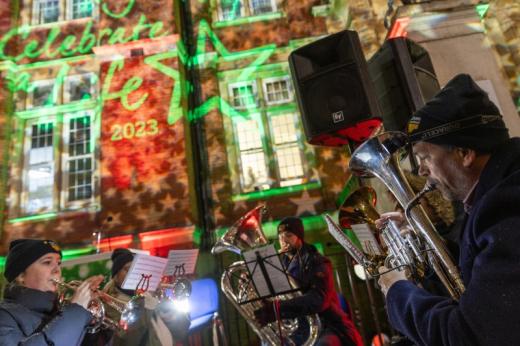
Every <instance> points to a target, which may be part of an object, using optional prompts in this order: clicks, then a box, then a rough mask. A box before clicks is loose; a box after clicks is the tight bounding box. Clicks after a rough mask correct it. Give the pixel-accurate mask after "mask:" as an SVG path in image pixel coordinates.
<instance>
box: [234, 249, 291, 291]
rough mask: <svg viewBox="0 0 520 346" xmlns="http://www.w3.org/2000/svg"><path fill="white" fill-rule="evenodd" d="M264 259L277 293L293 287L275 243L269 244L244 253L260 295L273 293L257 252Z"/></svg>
mask: <svg viewBox="0 0 520 346" xmlns="http://www.w3.org/2000/svg"><path fill="white" fill-rule="evenodd" d="M257 252H258V253H259V254H260V257H262V258H263V259H264V264H265V269H266V271H267V275H268V276H269V279H270V281H271V284H272V287H273V289H274V293H275V294H279V293H283V292H286V291H289V290H291V289H292V287H291V284H290V283H289V279H288V278H287V274H286V273H285V271H284V268H283V266H282V262H281V261H280V258H279V257H278V256H277V252H276V249H275V248H274V245H272V244H271V245H267V246H264V247H260V248H256V249H253V250H250V251H247V252H244V253H243V256H244V260H245V261H246V264H247V267H248V269H249V272H250V273H252V274H253V282H254V284H255V287H256V289H257V291H258V295H259V296H260V297H267V296H270V295H271V292H270V291H269V286H268V285H267V281H266V278H265V277H264V275H263V273H262V270H261V269H260V266H259V265H258V263H257V257H256V253H257Z"/></svg>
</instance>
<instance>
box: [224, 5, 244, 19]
mask: <svg viewBox="0 0 520 346" xmlns="http://www.w3.org/2000/svg"><path fill="white" fill-rule="evenodd" d="M243 8H244V7H243V6H242V1H241V0H221V1H220V19H221V20H233V19H236V18H240V17H243V14H242V10H243Z"/></svg>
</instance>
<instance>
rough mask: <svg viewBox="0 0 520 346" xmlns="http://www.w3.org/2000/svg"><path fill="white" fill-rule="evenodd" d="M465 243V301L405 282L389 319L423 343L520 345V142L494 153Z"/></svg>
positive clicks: (391, 294) (393, 298)
mask: <svg viewBox="0 0 520 346" xmlns="http://www.w3.org/2000/svg"><path fill="white" fill-rule="evenodd" d="M472 204H473V206H472V208H471V210H470V211H469V214H468V216H467V217H466V222H465V225H464V230H463V232H462V234H461V239H460V258H459V267H460V270H461V275H462V279H463V282H464V284H465V287H466V291H465V292H464V294H463V295H462V297H461V298H460V300H459V302H456V301H453V300H452V299H449V298H446V297H440V296H434V295H432V294H430V293H429V292H427V291H425V290H423V289H420V288H418V287H417V286H415V285H414V284H413V283H411V282H408V281H398V282H396V283H395V284H394V285H392V287H391V288H390V290H389V291H388V294H387V297H386V298H387V300H386V301H387V307H388V314H389V318H390V322H391V323H392V325H393V326H394V327H395V328H396V329H397V330H399V331H401V332H402V333H403V334H405V335H406V336H408V337H409V338H410V339H412V340H413V341H414V342H415V343H416V344H418V345H432V346H437V345H438V346H440V345H457V346H459V345H472V346H476V345H489V346H497V345H500V346H503V345H519V344H520V319H519V316H520V300H519V294H520V138H514V139H511V140H510V141H509V142H507V143H506V144H505V145H503V146H502V147H500V148H499V150H498V151H497V152H495V154H493V155H492V156H491V158H490V160H489V161H488V163H487V164H486V166H485V168H484V170H483V172H482V174H481V176H480V179H479V182H478V185H477V186H476V190H475V195H474V199H473V203H472Z"/></svg>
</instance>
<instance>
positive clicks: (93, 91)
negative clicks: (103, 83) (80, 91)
mask: <svg viewBox="0 0 520 346" xmlns="http://www.w3.org/2000/svg"><path fill="white" fill-rule="evenodd" d="M84 76H88V77H89V78H90V95H91V97H90V99H89V100H88V101H90V100H94V99H96V98H97V87H96V85H97V75H96V74H95V73H94V72H86V73H78V74H72V75H68V76H66V77H65V79H64V81H63V104H66V103H72V102H81V101H86V100H70V86H71V82H72V81H73V80H79V79H81V78H82V77H84Z"/></svg>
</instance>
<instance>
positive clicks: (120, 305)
mask: <svg viewBox="0 0 520 346" xmlns="http://www.w3.org/2000/svg"><path fill="white" fill-rule="evenodd" d="M51 281H52V282H53V283H55V284H56V285H57V286H58V287H59V288H60V289H61V290H62V293H61V294H60V296H59V301H58V303H59V305H60V306H63V305H64V304H66V303H67V302H68V300H69V299H68V298H66V297H65V295H66V293H67V292H66V291H67V290H69V291H73V292H75V291H76V290H77V288H78V287H79V285H81V283H82V281H79V280H72V281H70V282H63V281H59V280H57V279H51ZM131 303H132V300H130V301H129V302H125V301H123V300H120V299H117V298H115V297H112V296H111V295H109V294H107V293H105V292H103V291H99V290H95V297H94V298H93V299H91V300H90V302H89V304H88V307H87V310H88V311H89V312H90V313H91V314H92V315H93V319H92V322H91V323H90V325H89V327H88V328H87V332H88V333H96V332H97V331H98V330H99V329H110V330H119V331H124V330H126V326H127V325H128V322H127V321H125V318H124V317H123V316H126V315H128V311H129V310H132V309H134V307H133V305H132V304H131ZM105 304H106V305H108V306H110V307H112V308H113V309H115V310H116V311H117V312H118V313H120V314H121V318H120V320H119V321H118V322H116V321H114V320H113V319H111V318H109V317H107V316H106V313H105Z"/></svg>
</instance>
